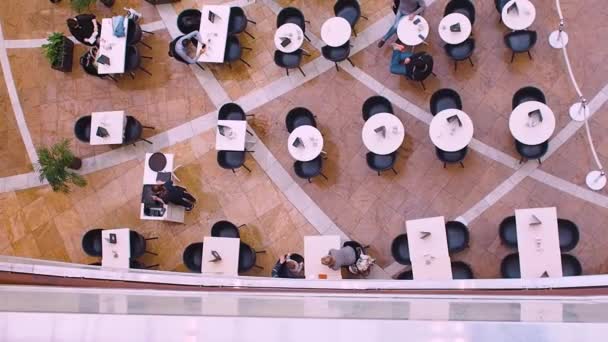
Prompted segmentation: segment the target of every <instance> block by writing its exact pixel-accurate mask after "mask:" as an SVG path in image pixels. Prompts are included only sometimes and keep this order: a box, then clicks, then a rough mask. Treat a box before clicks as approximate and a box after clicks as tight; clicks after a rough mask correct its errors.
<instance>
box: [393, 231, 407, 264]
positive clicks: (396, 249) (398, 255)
mask: <svg viewBox="0 0 608 342" xmlns="http://www.w3.org/2000/svg"><path fill="white" fill-rule="evenodd" d="M391 254H392V255H393V258H394V259H395V261H396V262H398V263H400V264H401V265H410V264H411V263H412V261H411V259H410V247H409V245H408V244H407V234H401V235H399V236H397V237H396V238H395V239H394V240H393V242H392V244H391Z"/></svg>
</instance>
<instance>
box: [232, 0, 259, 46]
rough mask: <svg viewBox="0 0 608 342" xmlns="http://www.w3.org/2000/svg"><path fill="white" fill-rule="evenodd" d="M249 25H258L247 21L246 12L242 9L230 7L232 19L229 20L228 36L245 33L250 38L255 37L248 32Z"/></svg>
mask: <svg viewBox="0 0 608 342" xmlns="http://www.w3.org/2000/svg"><path fill="white" fill-rule="evenodd" d="M247 23H252V24H254V25H255V24H256V22H255V21H253V20H250V19H247V15H245V11H243V9H242V8H241V7H230V18H229V19H228V34H238V33H241V32H245V33H246V34H247V35H248V36H249V37H251V38H252V39H255V37H254V36H253V35H252V34H251V33H249V32H247Z"/></svg>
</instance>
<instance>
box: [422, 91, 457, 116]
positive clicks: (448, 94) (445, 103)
mask: <svg viewBox="0 0 608 342" xmlns="http://www.w3.org/2000/svg"><path fill="white" fill-rule="evenodd" d="M430 107H431V114H433V115H436V114H437V113H439V112H441V111H442V110H446V109H462V100H461V99H460V95H458V93H457V92H456V91H455V90H453V89H449V88H443V89H439V90H437V91H436V92H434V93H433V95H432V96H431V101H430Z"/></svg>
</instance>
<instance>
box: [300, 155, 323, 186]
mask: <svg viewBox="0 0 608 342" xmlns="http://www.w3.org/2000/svg"><path fill="white" fill-rule="evenodd" d="M322 170H323V157H321V156H318V157H317V158H315V159H313V160H310V161H306V162H303V161H299V160H298V161H296V162H294V163H293V171H294V172H295V174H296V175H297V176H298V177H300V178H303V179H308V180H310V179H311V178H314V177H316V176H318V175H320V174H321V171H322Z"/></svg>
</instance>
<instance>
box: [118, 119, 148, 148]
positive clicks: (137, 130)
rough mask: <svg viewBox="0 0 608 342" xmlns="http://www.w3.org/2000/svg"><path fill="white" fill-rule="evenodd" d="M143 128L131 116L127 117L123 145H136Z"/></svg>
mask: <svg viewBox="0 0 608 342" xmlns="http://www.w3.org/2000/svg"><path fill="white" fill-rule="evenodd" d="M143 131H144V128H143V126H142V124H141V123H140V122H139V121H138V120H137V119H136V118H134V117H133V116H131V115H128V116H127V124H126V126H125V138H124V143H123V144H125V145H128V144H134V143H136V142H137V141H138V140H139V139H140V138H141V135H142V134H143Z"/></svg>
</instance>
